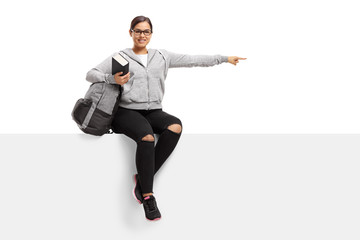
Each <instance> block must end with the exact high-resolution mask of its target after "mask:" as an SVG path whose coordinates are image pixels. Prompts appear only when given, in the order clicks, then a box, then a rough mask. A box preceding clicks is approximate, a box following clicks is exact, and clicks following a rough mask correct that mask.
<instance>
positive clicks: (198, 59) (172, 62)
mask: <svg viewBox="0 0 360 240" xmlns="http://www.w3.org/2000/svg"><path fill="white" fill-rule="evenodd" d="M161 51H162V52H164V53H165V54H166V55H167V59H168V61H169V68H178V67H211V66H214V65H217V64H221V63H223V62H227V61H228V57H227V56H221V55H188V54H179V53H173V52H169V51H166V50H161Z"/></svg>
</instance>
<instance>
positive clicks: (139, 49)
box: [86, 16, 246, 220]
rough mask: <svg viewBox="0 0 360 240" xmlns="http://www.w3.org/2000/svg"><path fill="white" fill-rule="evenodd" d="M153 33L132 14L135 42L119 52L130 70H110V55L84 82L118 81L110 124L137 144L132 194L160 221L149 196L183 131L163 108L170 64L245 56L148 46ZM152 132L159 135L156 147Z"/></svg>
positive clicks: (143, 20) (231, 60)
mask: <svg viewBox="0 0 360 240" xmlns="http://www.w3.org/2000/svg"><path fill="white" fill-rule="evenodd" d="M152 33H153V27H152V24H151V21H150V19H149V18H147V17H144V16H138V17H135V18H134V19H133V20H132V22H131V25H130V30H129V34H130V36H131V37H132V39H133V42H134V46H133V47H132V48H127V49H124V50H122V51H120V54H121V55H122V56H123V57H124V58H125V59H126V60H127V61H128V62H129V67H130V68H129V73H127V74H126V75H122V72H119V73H116V74H115V75H112V74H111V63H112V62H111V61H112V56H114V55H115V54H117V53H114V54H112V55H111V56H109V57H108V58H107V59H105V60H104V61H103V62H102V63H100V64H99V65H98V66H96V67H95V68H93V69H91V70H90V71H89V72H88V73H87V76H86V80H87V81H89V82H92V83H95V82H99V81H105V82H107V83H108V84H119V85H121V88H122V95H121V99H120V103H119V108H118V111H117V113H116V115H115V117H114V120H113V123H112V129H113V131H114V132H115V133H122V134H125V135H126V136H128V137H130V138H131V139H133V140H134V141H135V142H136V143H137V148H136V157H135V158H136V159H135V160H136V168H137V172H138V173H137V174H135V176H134V179H135V187H134V196H135V198H136V199H137V201H138V202H139V203H140V204H141V203H143V206H144V210H145V216H146V218H147V219H148V220H159V219H160V218H161V214H160V211H159V209H158V207H157V204H156V201H155V197H154V195H153V179H154V175H155V174H156V172H157V171H158V170H159V169H160V167H161V166H162V165H163V163H164V162H165V160H166V159H167V158H168V157H169V156H170V154H171V153H172V152H173V150H174V148H175V146H176V144H177V143H178V141H179V138H180V135H181V133H182V123H181V121H180V119H178V118H177V117H175V116H173V115H170V114H168V113H166V112H164V111H163V110H162V105H161V102H162V98H163V95H164V90H165V79H166V75H167V71H168V69H169V68H175V67H194V66H202V67H209V66H214V65H217V64H220V63H223V62H229V63H231V64H234V65H236V64H237V63H238V61H239V60H245V59H246V58H240V57H236V56H233V57H228V56H221V55H213V56H208V55H184V54H176V53H172V52H169V51H166V50H163V49H162V50H156V49H147V48H146V46H147V45H148V44H149V42H150V39H151V36H152ZM154 134H159V139H158V141H157V143H156V146H155V141H154V140H155V139H154Z"/></svg>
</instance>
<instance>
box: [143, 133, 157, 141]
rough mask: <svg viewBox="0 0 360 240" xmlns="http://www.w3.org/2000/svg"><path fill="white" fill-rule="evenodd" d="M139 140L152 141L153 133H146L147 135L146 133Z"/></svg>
mask: <svg viewBox="0 0 360 240" xmlns="http://www.w3.org/2000/svg"><path fill="white" fill-rule="evenodd" d="M141 141H146V142H154V141H155V138H154V136H153V135H151V134H148V135H146V136H145V137H143V138H142V139H141Z"/></svg>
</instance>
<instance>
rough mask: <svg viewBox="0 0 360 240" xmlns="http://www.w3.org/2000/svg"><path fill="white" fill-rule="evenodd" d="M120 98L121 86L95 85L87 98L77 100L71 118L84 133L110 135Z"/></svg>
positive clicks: (101, 83)
mask: <svg viewBox="0 0 360 240" xmlns="http://www.w3.org/2000/svg"><path fill="white" fill-rule="evenodd" d="M120 97H121V86H120V85H118V84H108V83H106V82H98V83H93V84H91V86H90V88H89V90H88V91H87V92H86V94H85V97H84V98H80V99H79V100H77V102H76V103H75V106H74V109H73V111H72V113H71V116H72V118H73V120H74V121H75V122H76V123H77V125H78V127H79V128H80V129H81V130H82V131H83V132H84V133H88V134H92V135H96V136H101V135H103V134H105V133H110V129H111V123H112V120H113V118H114V115H115V113H116V111H117V109H118V105H119V102H120Z"/></svg>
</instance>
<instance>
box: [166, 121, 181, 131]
mask: <svg viewBox="0 0 360 240" xmlns="http://www.w3.org/2000/svg"><path fill="white" fill-rule="evenodd" d="M168 129H169V130H170V131H172V132H174V133H181V130H182V128H181V125H180V124H177V123H176V124H172V125H170V126H168Z"/></svg>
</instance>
